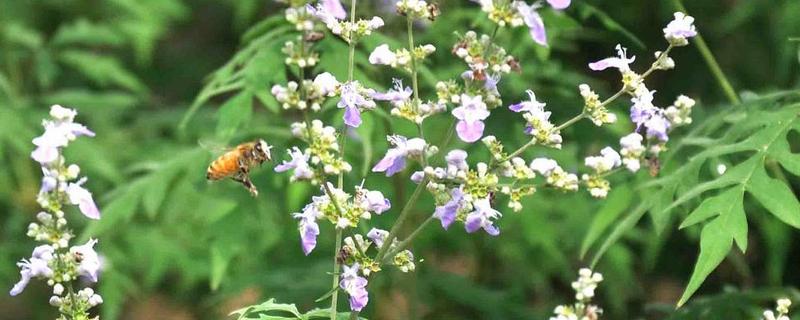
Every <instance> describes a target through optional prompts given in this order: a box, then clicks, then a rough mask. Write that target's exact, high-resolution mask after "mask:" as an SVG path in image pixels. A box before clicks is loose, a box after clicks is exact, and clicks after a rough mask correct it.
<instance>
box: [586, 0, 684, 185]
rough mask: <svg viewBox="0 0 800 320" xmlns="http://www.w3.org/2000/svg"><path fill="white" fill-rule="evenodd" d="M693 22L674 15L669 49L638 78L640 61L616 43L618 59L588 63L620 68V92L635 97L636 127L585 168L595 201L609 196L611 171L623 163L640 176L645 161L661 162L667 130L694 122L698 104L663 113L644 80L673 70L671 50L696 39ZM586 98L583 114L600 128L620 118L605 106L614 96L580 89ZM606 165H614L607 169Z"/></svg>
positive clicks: (667, 30) (668, 35)
mask: <svg viewBox="0 0 800 320" xmlns="http://www.w3.org/2000/svg"><path fill="white" fill-rule="evenodd" d="M693 22H694V18H692V17H689V16H686V15H685V14H683V13H680V12H677V13H675V20H673V21H671V22H670V23H669V24H668V25H667V27H666V28H664V38H665V39H666V40H667V42H668V43H669V47H668V48H667V50H665V51H663V52H662V51H658V52H656V53H655V56H656V60H655V62H653V64H652V65H651V66H650V69H648V70H647V71H646V72H644V73H642V74H638V73H636V72H634V71H633V70H632V69H631V68H630V64H631V63H633V62H634V61H635V60H636V57H628V54H627V49H625V48H623V47H622V46H620V45H617V47H616V50H617V56H616V57H609V58H605V59H602V60H599V61H596V62H592V63H590V64H589V68H590V69H592V70H595V71H601V70H605V69H608V68H615V69H617V70H619V72H620V73H621V75H622V90H621V91H620V92H619V93H618V95H619V94H621V93H627V94H628V95H630V96H631V103H632V105H631V108H630V119H631V121H632V122H633V123H634V124H635V125H636V130H635V132H633V133H631V134H629V135H627V136H625V137H623V138H622V139H620V145H621V147H622V148H621V150H620V153H617V152H616V151H614V150H613V149H611V148H606V149H604V154H603V156H601V157H589V158H586V165H587V166H589V167H590V168H592V169H594V173H593V174H586V175H583V177H582V178H583V180H584V182H585V183H586V184H587V186H588V188H589V190H590V193H591V194H592V196H595V197H599V198H602V197H605V195H606V194H607V193H608V190H609V183H608V181H607V180H605V179H604V178H603V176H604V175H605V174H607V173H608V171H609V170H610V169H613V168H615V167H617V166H620V165H621V164H624V165H625V167H626V168H627V169H628V170H629V171H631V172H636V171H638V170H639V169H640V168H641V166H642V160H643V159H644V158H653V159H657V157H658V155H659V153H660V152H661V151H663V150H664V149H665V145H666V142H667V141H668V140H669V136H668V134H669V132H670V131H671V130H672V129H674V128H675V127H678V126H681V125H687V124H690V123H691V122H692V119H691V110H692V107H693V106H694V104H695V101H694V100H692V99H691V98H689V97H686V96H684V95H680V96H678V98H677V99H676V100H675V102H674V103H673V105H672V106H670V107H668V108H666V109H662V108H659V107H657V106H655V105H654V103H653V101H654V93H655V91H652V90H650V89H648V88H647V86H645V84H644V80H645V77H647V76H648V75H649V74H650V73H651V72H653V71H655V70H666V69H671V68H673V67H674V66H675V62H674V61H673V60H672V59H671V58H670V57H669V56H668V54H669V51H670V50H671V49H672V48H673V47H677V46H684V45H686V44H688V38H691V37H693V36H695V35H697V32H696V30H695V27H694V25H693ZM579 88H580V92H581V95H582V96H583V98H584V111H583V114H584V115H585V116H586V117H588V118H590V119H591V120H592V122H594V123H595V124H596V125H598V126H599V125H603V124H605V123H611V122H615V121H616V116H615V115H614V114H612V113H610V112H609V111H608V110H607V109H606V106H607V105H608V104H609V103H610V102H611V101H612V100H613V98H615V97H616V96H617V95H615V97H612V98H611V99H609V100H606V101H602V102H601V101H600V99H599V96H598V95H597V94H596V93H595V92H594V91H592V89H591V88H589V86H588V85H585V84H582V85H580V86H579ZM608 164H614V165H613V166H612V167H611V168H607V167H608V166H607V165H608Z"/></svg>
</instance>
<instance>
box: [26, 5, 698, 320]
mask: <svg viewBox="0 0 800 320" xmlns="http://www.w3.org/2000/svg"><path fill="white" fill-rule="evenodd" d="M475 2H478V3H479V4H480V5H481V9H482V10H483V11H485V12H487V13H488V15H489V19H491V20H492V21H493V22H495V23H497V25H498V30H499V29H502V28H501V27H505V26H514V27H516V26H523V25H524V26H527V27H528V29H529V33H530V36H531V38H532V39H533V40H534V41H535V42H536V43H538V44H540V45H547V35H546V31H545V24H544V21H543V19H542V17H541V15H540V14H539V12H540V11H539V10H542V7H543V6H546V5H549V6H551V7H552V8H553V9H556V10H563V9H566V8H567V7H568V6H569V5H570V1H569V0H548V1H546V2H544V1H539V2H532V1H522V0H516V1H514V0H478V1H475ZM290 4H291V3H290ZM305 4H306V3H305V2H304V3H303V4H302V5H303V6H302V7H295V8H292V10H293V12H292V19H294V20H289V10H287V21H289V22H291V23H293V24H295V26H296V29H297V30H298V31H301V32H302V33H303V35H302V36H298V39H300V40H298V41H300V42H298V41H295V42H294V43H293V44H291V45H289V44H287V45H285V46H284V53H285V54H286V55H287V60H286V63H287V65H289V66H293V67H298V68H299V69H298V72H297V75H298V80H297V81H296V82H289V83H287V84H286V85H285V86H284V85H275V86H273V88H272V92H273V95H274V96H275V98H276V100H278V102H279V103H280V104H281V105H282V106H283V108H284V109H287V110H288V109H291V110H296V111H299V112H300V113H302V116H304V117H305V119H306V120H305V121H301V122H296V123H294V124H292V134H293V135H294V137H296V138H299V139H300V140H302V142H303V143H305V144H306V146H305V147H301V146H291V147H289V148H288V150H287V156H286V159H285V160H283V161H282V163H281V164H279V165H278V166H276V168H275V171H277V172H291V178H290V179H291V180H292V181H300V180H306V181H310V182H311V183H312V184H316V185H319V187H320V189H319V190H320V194H318V195H316V196H313V197H312V198H311V200H310V203H308V204H307V205H306V206H304V207H303V208H302V210H300V212H295V213H293V214H292V216H293V217H294V219H295V220H296V221H297V223H298V232H299V236H300V246H301V249H302V251H303V253H304V254H306V255H309V254H310V253H311V252H313V250H314V249H315V248H316V245H317V239H318V237H319V236H320V234H321V233H325V231H322V230H324V229H326V227H325V226H323V225H321V224H325V223H324V221H327V222H328V223H329V226H330V228H331V229H333V231H334V232H335V233H336V239H337V241H336V243H337V251H336V258H335V264H334V271H333V272H332V274H333V277H334V281H333V288H332V289H333V296H332V297H333V298H332V299H331V300H332V307H331V309H330V310H331V312H332V314H333V316H336V312H337V310H336V303H337V302H336V301H337V300H336V299H338V291H339V290H341V291H343V292H344V293H346V294H347V295H348V297H349V302H350V309H351V310H352V311H353V313H352V314H353V315H354V316H356V317H357V316H358V314H357V313H358V312H359V311H361V310H363V308H364V307H365V306H366V305H367V304H368V302H369V293H368V291H367V286H368V284H369V277H370V275H371V274H373V273H376V272H379V271H381V270H382V268H384V267H386V266H387V265H392V266H395V267H397V268H398V269H399V270H400V271H402V272H410V271H413V270H415V268H416V262H417V260H416V258H415V255H414V253H412V252H411V251H410V250H408V249H407V248H408V247H409V244H410V243H411V241H412V240H413V239H414V237H415V236H416V235H417V234H418V233H419V231H420V230H422V228H423V227H424V226H425V225H426V224H427V223H429V222H431V221H433V220H434V219H436V220H439V223H440V224H441V226H442V227H443V228H444V229H450V227H451V226H452V225H453V224H454V223H456V222H460V223H462V224H463V226H464V230H465V231H466V232H467V233H479V232H481V231H482V232H485V233H486V234H487V235H490V236H499V234H500V231H501V230H500V229H501V224H502V221H501V219H502V217H503V214H502V213H501V211H500V210H499V209H498V208H497V207H495V204H496V202H497V201H504V200H507V201H508V202H507V203H508V207H509V208H511V209H512V210H513V211H516V212H519V211H522V208H523V203H522V198H523V197H524V196H528V195H532V194H534V193H535V192H537V190H538V188H542V187H547V188H552V189H556V190H559V191H564V192H573V191H576V190H578V189H579V187H583V186H585V187H586V189H587V190H588V191H589V192H590V194H591V195H592V196H594V197H598V198H602V197H605V196H606V195H607V194H608V192H609V190H610V183H609V182H608V180H607V176H608V175H611V174H613V173H615V172H618V171H622V170H623V169H627V170H628V171H631V172H636V171H638V170H639V169H640V167H641V166H643V165H647V162H645V163H643V162H642V160H644V159H646V158H647V159H649V158H650V157H654V156H657V155H658V152H659V151H660V150H663V149H664V147H665V144H666V142H667V141H668V139H667V138H668V136H667V135H668V133H669V132H670V131H671V130H674V128H676V127H678V126H680V125H683V124H688V123H690V122H691V116H690V112H691V108H692V106H693V105H694V101H693V100H691V99H689V98H688V97H683V96H681V97H679V98H678V99H676V100H675V102H674V103H673V105H672V106H670V107H668V108H666V109H661V108H658V107H656V106H655V104H654V97H653V94H654V91H651V90H648V89H647V87H646V86H645V84H644V80H645V78H646V77H647V75H649V74H650V73H651V72H652V71H654V70H666V69H670V68H672V67H674V61H673V60H672V59H671V58H669V52H670V50H671V49H672V48H673V47H674V46H679V43H680V42H682V41H685V40H686V39H687V38H689V37H691V36H693V34H692V31H694V26H693V24H692V23H693V19H692V18H691V17H688V16H685V15H682V16H681V15H676V16H675V17H676V20H675V21H673V22H671V23H670V24H669V25H668V26H667V28H665V29H664V33H665V38H667V40H668V41H669V42H670V44H671V45H670V47H668V48H667V49H665V50H663V51H659V52H656V55H655V57H656V60H655V62H654V63H653V64H652V66H651V68H650V69H649V70H648V71H645V72H643V73H641V74H639V73H637V72H635V71H634V70H633V69H632V64H633V62H634V61H635V57H633V56H630V57H629V56H628V53H627V49H625V48H623V47H622V46H620V45H618V46H617V47H616V51H617V56H614V57H609V58H605V59H601V60H599V61H596V62H592V63H590V64H589V67H590V69H592V70H595V71H600V70H607V69H616V70H617V71H619V72H620V73H621V75H622V84H623V85H622V89H620V91H619V92H618V93H617V94H614V95H612V96H611V97H610V98H608V99H606V100H602V99H601V98H600V94H598V93H597V92H595V91H594V90H592V88H590V87H589V86H588V85H586V84H581V85H579V86H578V89H579V93H580V95H581V97H582V98H583V106H582V110H581V112H580V114H579V115H578V116H576V117H574V118H572V119H570V120H567V121H566V122H561V121H560V119H555V117H553V115H552V113H551V112H550V111H549V110H547V109H546V106H547V105H546V104H545V103H544V102H541V101H539V100H537V97H536V95H535V94H534V92H533V91H532V90H528V91H527V93H528V96H529V99H528V100H526V101H521V102H518V103H515V104H511V105H510V106H509V107H508V108H509V110H510V111H511V112H515V113H519V114H521V115H522V118H523V119H524V121H525V122H524V126H525V131H524V132H525V133H526V134H527V135H529V137H528V138H529V139H528V140H529V141H527V143H525V144H524V145H522V146H520V147H519V148H518V149H512V150H513V151H512V150H506V146H504V144H503V143H502V142H501V141H499V140H498V139H497V138H496V137H495V136H492V135H491V133H490V132H486V124H485V123H484V121H486V120H487V119H488V117H489V116H490V115H491V112H492V111H493V110H495V109H498V108H499V107H501V106H505V105H507V104H504V102H503V101H502V97H501V93H500V91H501V88H500V84H501V83H502V81H503V79H504V78H503V77H505V76H511V75H510V74H511V73H512V72H520V71H521V64H520V62H519V60H517V59H516V58H515V57H513V56H511V55H510V54H508V52H507V51H506V50H505V49H504V48H503V47H502V46H500V45H499V44H497V43H495V34H496V32H495V33H493V34H492V35H488V34H480V33H478V32H475V31H468V32H465V33H464V34H463V35H462V34H457V37H458V39H457V41H456V43H455V44H454V45H453V46H452V50H451V51H452V54H454V55H455V56H456V57H458V58H459V59H461V60H462V61H463V62H464V70H462V72H460V73H459V74H460V76H458V77H454V78H453V79H449V80H444V81H438V82H437V83H436V87H435V89H436V97H435V98H434V99H432V100H427V99H424V98H421V97H420V95H421V94H424V93H425V92H426V90H425V88H422V89H421V88H420V87H419V85H420V83H419V81H418V79H417V73H418V72H419V66H420V65H422V64H423V63H424V62H425V60H426V59H427V58H429V57H430V55H431V54H433V53H434V52H436V47H434V46H433V45H430V44H418V43H415V42H414V26H415V23H419V22H420V21H419V20H420V19H429V20H433V19H434V18H435V17H436V16H437V15H438V14H439V11H438V6H437V5H435V4H432V3H429V2H428V1H425V0H400V1H396V2H395V12H397V13H398V14H399V15H400V16H402V17H404V18H405V20H406V22H407V23H408V26H409V34H408V35H407V36H408V39H409V44H408V46H407V47H403V48H395V47H394V45H392V46H390V45H389V44H386V43H380V42H379V43H376V45H377V46H375V47H374V48H372V51H371V53H370V54H369V57H368V60H369V62H370V63H371V64H373V65H384V66H390V67H392V68H395V69H402V71H403V72H407V74H408V77H409V78H410V79H409V80H407V81H406V82H405V83H406V84H410V85H411V86H406V85H404V82H403V81H401V80H399V79H393V82H392V85H391V87H390V88H389V89H388V90H386V91H380V92H379V91H377V90H374V89H370V88H367V87H366V86H365V85H364V83H363V82H359V81H358V80H356V79H354V78H353V76H352V74H354V73H352V72H350V74H351V76H349V78H348V80H347V81H342V82H340V81H339V80H337V79H336V78H335V77H334V76H333V75H332V74H330V73H328V72H323V73H320V74H318V75H316V76H315V77H313V80H312V79H311V78H309V79H304V77H306V76H307V73H306V72H307V71H309V70H308V69H309V68H307V67H309V66H313V65H315V64H316V62H317V60H318V57H319V55H316V53H309V52H304V50H300V49H299V48H308V47H307V46H306V45H309V46H310V45H312V44H313V42H314V41H315V40H305V39H308V38H313V37H306V36H307V35H309V33H310V32H314V30H315V29H319V28H317V27H321V25H323V24H324V25H325V28H327V29H328V30H330V31H331V33H333V34H335V35H337V36H338V37H340V38H341V39H343V40H344V41H345V42H348V44H350V46H349V47H350V50H355V47H356V45H357V42H358V41H359V40H361V38H363V37H365V36H367V35H369V34H370V33H371V32H372V31H374V30H375V29H377V28H379V27H381V26H382V25H383V19H381V18H379V17H373V18H371V19H360V20H359V19H356V17H354V16H351V17H350V19H351V20H349V21H344V18H345V17H346V16H347V13H346V12H344V9H343V6H341V3H339V1H335V0H331V1H321V2H319V3H317V4H316V5H305ZM291 5H297V4H291ZM353 12H355V11H353ZM298 26H299V27H298ZM681 39H683V40H681ZM298 44H302V45H303V46H302V47H301V46H299V45H298ZM307 51H311V50H307ZM352 52H354V51H351V53H352ZM351 62H352V61H351ZM348 67H349V68H350V70H349V71H353V68H355V67H356V66H355V65H349V66H348ZM304 68H305V69H304ZM624 94H627V95H629V96H630V102H631V104H630V105H628V106H629V108H626V109H629V110H625V111H630V119H631V122H633V125H635V130H634V131H633V132H631V133H630V134H628V135H626V136H624V137H622V138H621V139H620V142H619V143H620V146H619V148H618V149H616V150H615V149H614V148H612V147H611V146H609V147H605V148H603V149H602V150H600V152H599V154H598V155H592V156H589V157H586V158H585V161H584V164H585V166H586V168H588V170H586V171H584V173H582V174H580V175H579V174H578V173H577V172H570V171H568V170H566V169H564V168H562V167H561V166H560V165H559V163H558V162H556V161H555V160H553V159H549V158H541V157H539V158H529V157H528V156H527V155H526V151H530V150H528V148H531V147H533V146H544V147H551V148H561V146H562V144H563V143H564V141H563V138H562V136H561V131H562V130H563V129H564V128H566V127H568V126H569V125H571V124H573V123H576V122H578V121H580V120H583V119H588V120H591V121H592V122H593V123H594V124H595V125H597V126H602V125H605V124H609V123H614V122H616V121H617V120H618V119H617V113H615V112H616V111H615V110H613V109H612V108H613V107H614V106H613V105H612V104H611V103H612V102H613V101H614V100H615V99H617V98H618V97H620V96H623V95H624ZM327 99H337V100H336V101H335V102H336V103H337V104H336V106H337V107H338V108H339V109H343V111H344V116H343V120H344V121H343V122H344V124H345V125H346V126H347V127H350V128H353V127H358V126H360V125H361V124H362V122H363V121H366V119H362V115H361V113H362V112H365V111H367V110H371V109H374V108H377V107H378V106H377V103H378V102H385V103H386V104H388V105H389V106H390V107H391V115H393V116H396V117H399V118H403V119H406V120H409V121H411V122H413V123H414V124H415V125H416V126H417V129H418V131H417V132H418V133H419V135H418V136H408V137H405V136H400V135H397V134H394V133H392V134H389V135H388V136H387V140H388V141H389V148H388V150H387V151H386V153H385V155H384V156H383V157H382V158H381V159H380V160H379V161H377V163H376V164H375V165H374V166H373V167H372V172H380V173H383V174H385V175H386V176H393V175H396V174H397V173H399V172H401V171H403V170H404V169H405V168H406V166H407V165H408V163H409V162H410V161H417V162H418V163H419V164H420V166H421V168H419V169H416V170H417V171H415V172H413V174H412V175H411V177H410V178H411V181H413V182H414V183H416V184H417V186H416V188H417V189H416V190H415V192H414V193H413V195H412V196H411V197H410V198H409V202H408V203H407V204H405V206H404V207H403V209H402V210H401V212H400V216H398V218H397V220H396V224H395V225H393V226H392V228H391V229H390V230H391V231H387V230H383V229H380V228H376V227H372V226H369V225H367V226H365V225H364V224H362V222H364V221H367V220H370V219H371V217H372V215H373V214H378V215H380V214H383V213H385V212H388V211H389V210H391V206H392V204H391V202H390V201H389V199H387V198H386V197H385V196H384V194H383V193H382V192H380V191H378V190H369V189H367V188H366V187H365V186H364V184H363V183H362V184H361V185H357V186H355V187H354V188H353V189H348V191H345V189H344V188H343V186H342V185H343V184H344V182H343V181H347V180H345V179H346V178H345V177H344V174H345V173H348V172H350V171H351V170H352V167H351V166H350V164H349V163H348V162H347V160H346V157H345V154H344V150H343V146H344V144H343V142H342V141H345V140H346V139H347V138H348V137H349V135H348V134H347V132H346V131H345V132H339V131H337V128H335V127H334V126H331V125H326V124H325V123H324V122H323V121H322V120H320V119H314V118H312V117H311V116H312V115H323V114H324V113H322V112H320V113H314V112H317V111H322V109H323V108H324V106H325V105H326V104H325V102H326V101H327ZM626 100H627V99H626ZM503 110H504V108H499V110H498V112H504V111H503ZM445 111H449V112H450V115H452V117H453V119H451V120H452V121H453V129H454V131H455V132H454V133H455V134H456V135H457V136H458V138H459V139H460V140H461V141H463V142H468V143H474V142H476V141H478V140H481V141H482V142H483V145H484V146H485V147H486V148H487V149H488V151H489V154H490V158H489V159H487V160H485V161H475V162H474V163H473V164H472V165H470V163H468V161H467V158H468V154H467V152H466V151H464V150H460V149H454V150H451V151H449V152H448V153H447V154H445V155H443V159H434V158H433V156H434V155H437V152H438V147H437V146H434V145H432V144H429V143H428V142H427V141H426V139H425V137H424V130H423V129H424V128H423V127H424V126H423V122H424V120H425V119H426V118H427V117H429V116H433V115H436V114H438V113H442V112H445ZM626 118H627V117H626ZM620 119H622V117H620ZM520 121H522V120H520ZM557 123H558V124H557ZM448 139H449V136H448ZM442 147H443V148H444V147H449V146H446V145H443V146H442ZM617 150H618V151H617ZM437 160H439V161H438V162H437ZM441 160H443V161H441ZM438 163H442V164H441V165H438ZM568 169H569V168H568ZM333 175H338V177H331V176H333ZM579 177H580V178H579ZM337 178H338V179H337ZM337 180H338V184H334V183H331V182H328V181H337ZM424 191H427V192H428V193H429V194H430V195H431V196H432V198H433V200H434V203H435V207H434V208H429V212H430V216H429V217H428V219H427V220H425V221H426V222H425V223H423V224H421V225H420V226H418V227H417V229H415V230H414V231H413V232H411V233H409V234H407V235H404V233H405V232H404V231H398V230H403V228H401V227H404V225H403V222H404V221H406V218H407V216H406V215H407V214H408V213H409V212H412V211H414V210H411V209H413V208H415V206H414V205H415V204H416V203H417V202H416V201H417V199H418V198H419V197H421V194H422V193H423V192H424ZM498 199H499V200H498ZM321 222H323V223H321ZM357 230H369V232H367V233H366V234H363V235H362V234H361V233H359V232H358V231H357ZM339 240H341V241H339ZM340 266H341V267H343V270H341V271H340V269H339V268H340ZM87 267H88V266H87ZM37 270H38V269H37ZM44 271H46V270H44ZM40 272H42V271H40ZM600 281H602V276H601V275H600V274H599V273H594V272H592V271H591V270H588V269H585V270H581V271H580V273H579V279H578V281H576V282H575V283H573V288H574V289H575V291H576V299H577V300H578V301H577V302H576V303H575V304H573V305H565V306H559V307H558V308H557V309H556V316H555V317H553V318H551V319H556V320H565V319H570V320H571V319H581V317H586V319H596V318H597V315H599V314H600V312H601V310H600V308H599V307H597V306H594V305H592V304H590V302H591V299H592V298H593V297H594V293H595V289H596V288H597V285H598V283H599V282H600ZM576 317H577V318H576Z"/></svg>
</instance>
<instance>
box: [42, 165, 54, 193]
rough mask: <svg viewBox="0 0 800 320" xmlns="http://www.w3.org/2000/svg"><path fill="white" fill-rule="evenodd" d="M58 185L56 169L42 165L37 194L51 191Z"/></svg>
mask: <svg viewBox="0 0 800 320" xmlns="http://www.w3.org/2000/svg"><path fill="white" fill-rule="evenodd" d="M57 186H58V171H57V170H51V169H48V168H46V167H42V186H41V188H39V194H45V193H48V192H50V191H53V190H54V189H55V188H56V187H57Z"/></svg>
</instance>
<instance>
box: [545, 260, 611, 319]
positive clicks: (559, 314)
mask: <svg viewBox="0 0 800 320" xmlns="http://www.w3.org/2000/svg"><path fill="white" fill-rule="evenodd" d="M601 281H603V275H602V274H600V273H599V272H592V270H590V269H587V268H583V269H581V270H580V271H579V272H578V280H576V281H574V282H572V289H574V290H575V300H576V302H575V303H574V304H572V305H560V306H558V307H556V308H555V310H554V311H553V313H555V315H554V316H552V317H550V320H596V319H599V317H600V315H602V314H603V309H600V307H598V306H596V305H593V304H592V303H591V302H592V298H594V291H595V289H597V285H598V284H599V283H600V282H601Z"/></svg>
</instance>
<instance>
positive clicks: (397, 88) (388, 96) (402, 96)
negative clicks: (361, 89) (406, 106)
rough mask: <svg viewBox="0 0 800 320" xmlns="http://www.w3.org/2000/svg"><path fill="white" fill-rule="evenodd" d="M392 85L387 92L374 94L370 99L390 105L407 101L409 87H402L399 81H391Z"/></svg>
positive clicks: (410, 92)
mask: <svg viewBox="0 0 800 320" xmlns="http://www.w3.org/2000/svg"><path fill="white" fill-rule="evenodd" d="M392 83H393V84H394V85H393V86H392V88H391V89H389V91H386V92H376V93H374V94H372V99H375V100H380V101H389V102H392V103H400V102H404V101H407V100H408V98H410V97H411V94H412V91H411V88H410V87H403V81H402V80H400V79H394V80H392Z"/></svg>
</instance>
